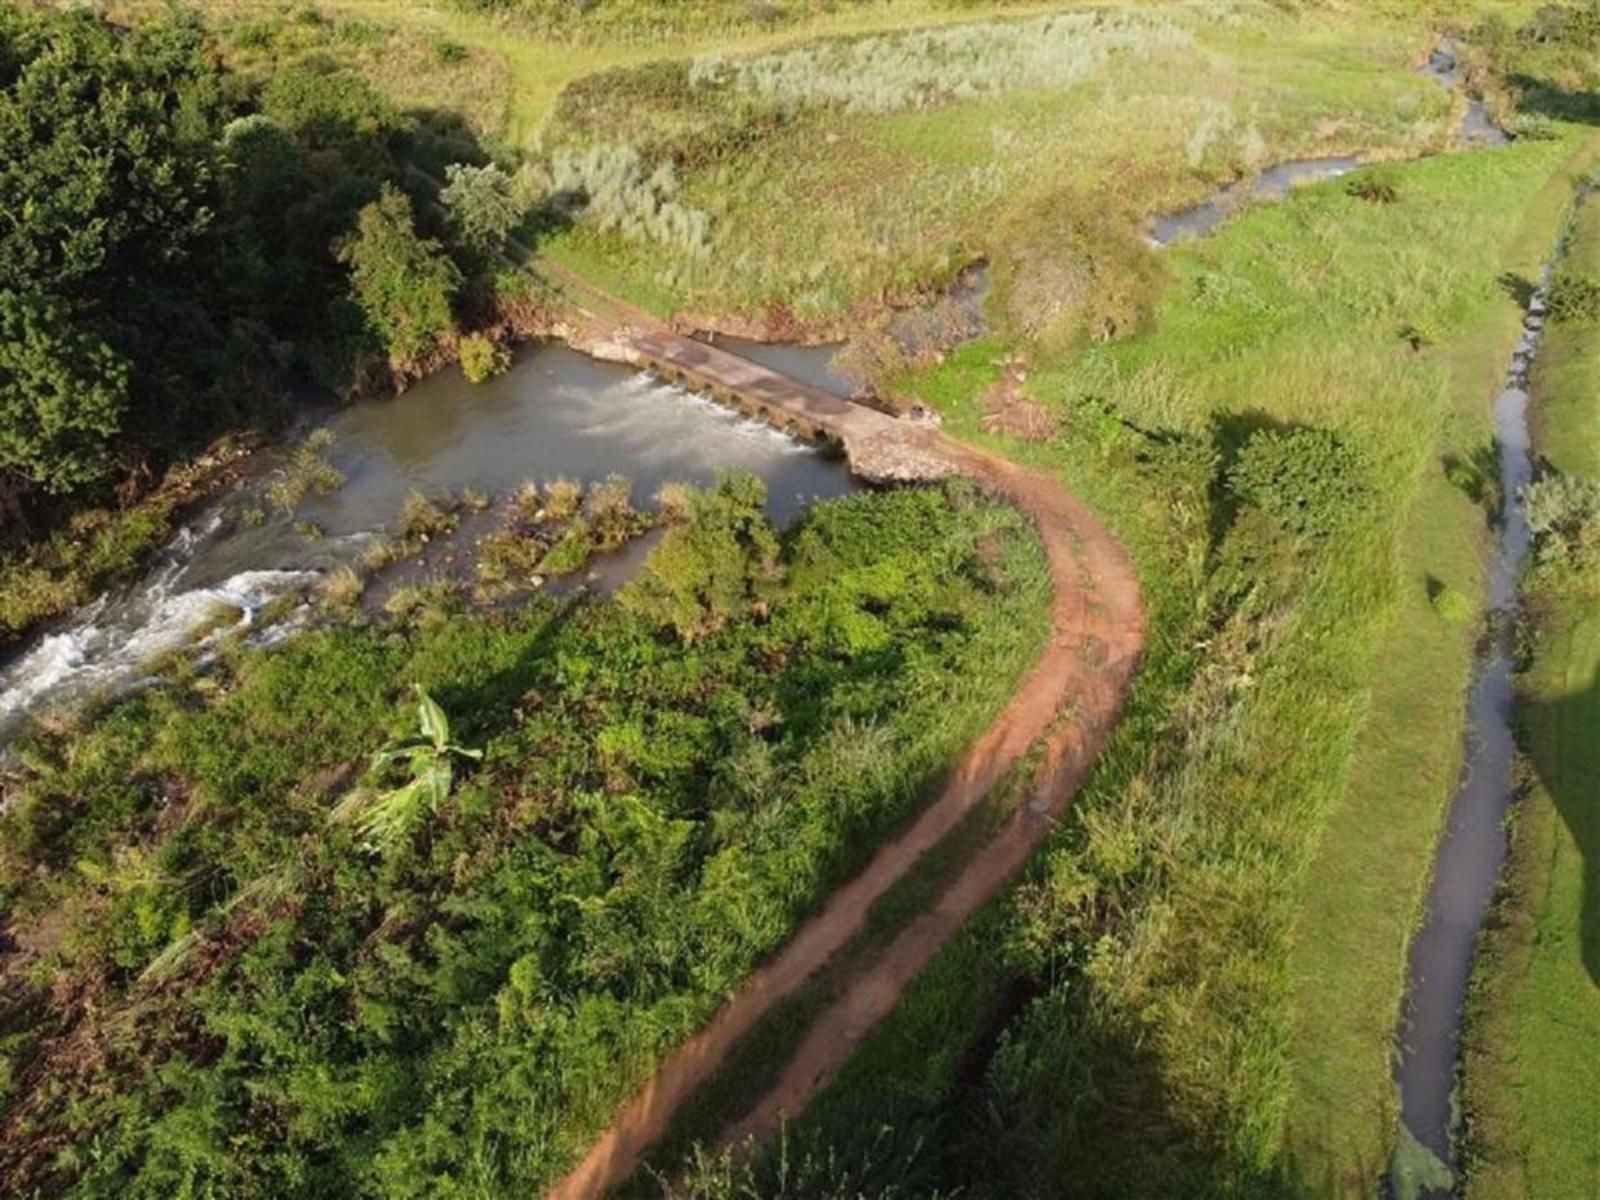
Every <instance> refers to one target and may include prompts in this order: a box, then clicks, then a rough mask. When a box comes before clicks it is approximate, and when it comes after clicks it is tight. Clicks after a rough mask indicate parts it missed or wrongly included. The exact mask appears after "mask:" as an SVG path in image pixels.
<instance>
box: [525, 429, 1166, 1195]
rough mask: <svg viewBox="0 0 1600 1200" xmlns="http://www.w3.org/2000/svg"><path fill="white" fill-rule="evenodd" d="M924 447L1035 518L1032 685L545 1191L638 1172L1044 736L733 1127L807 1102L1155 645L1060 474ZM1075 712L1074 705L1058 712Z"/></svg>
mask: <svg viewBox="0 0 1600 1200" xmlns="http://www.w3.org/2000/svg"><path fill="white" fill-rule="evenodd" d="M912 437H915V438H916V439H917V440H919V441H921V442H923V443H924V445H923V447H922V448H923V449H924V450H926V451H928V452H931V453H935V454H937V455H939V456H940V457H943V458H945V459H946V460H947V461H949V462H950V463H951V464H952V465H954V466H955V467H956V468H957V469H958V470H959V471H960V472H961V473H962V474H965V475H968V476H970V477H971V478H973V479H975V480H977V481H978V482H979V483H981V484H983V485H984V486H986V487H989V488H991V489H993V490H994V491H996V492H998V493H1000V494H1002V495H1004V496H1006V497H1007V498H1008V499H1010V500H1011V501H1012V502H1013V503H1015V504H1016V505H1017V506H1018V507H1019V508H1020V509H1022V510H1023V511H1024V512H1026V513H1027V514H1028V515H1029V516H1030V517H1032V518H1033V520H1034V522H1035V523H1036V525H1037V526H1038V531H1039V535H1040V538H1041V540H1042V542H1043V544H1044V548H1045V554H1046V557H1047V560H1048V563H1049V568H1050V576H1051V583H1052V587H1053V589H1054V592H1055V602H1054V606H1053V610H1052V629H1051V635H1050V640H1049V642H1048V644H1047V645H1046V647H1045V650H1044V652H1043V654H1042V655H1041V656H1040V658H1039V660H1038V662H1036V663H1035V664H1034V666H1033V668H1032V669H1031V670H1030V671H1029V673H1028V675H1027V676H1026V677H1025V678H1024V680H1023V682H1022V685H1021V687H1020V688H1019V689H1018V690H1017V692H1016V694H1015V695H1014V696H1013V697H1012V698H1011V701H1010V702H1009V703H1008V704H1007V705H1006V707H1005V709H1004V711H1002V712H1001V713H1000V715H999V716H998V717H997V718H996V719H995V721H994V723H993V724H992V725H991V726H990V727H989V728H988V730H987V731H985V733H984V734H983V736H982V737H980V738H979V739H978V741H977V742H976V743H975V744H974V745H973V746H972V748H971V749H970V750H969V751H968V752H967V754H966V755H965V757H964V758H963V759H962V760H961V762H960V763H958V764H957V765H956V767H955V769H954V770H953V771H952V772H951V774H950V776H949V778H948V779H947V781H946V783H945V786H944V790H943V792H942V793H941V794H940V796H939V797H938V799H937V800H935V801H934V802H933V803H932V804H931V805H930V806H929V807H928V808H927V809H925V810H924V811H923V813H922V815H921V816H920V817H919V818H918V819H917V820H916V822H915V823H914V824H913V825H912V826H911V827H910V828H909V829H907V830H906V831H905V833H903V834H902V835H901V836H899V837H898V838H896V839H895V840H894V841H892V842H890V843H888V844H887V845H885V846H884V847H883V848H882V849H880V850H879V851H878V853H877V855H876V856H875V857H874V858H873V859H872V861H871V862H870V863H869V864H868V865H867V867H866V869H865V870H863V871H862V872H861V874H860V875H858V876H856V878H855V879H853V880H851V881H850V882H849V883H847V884H845V885H844V886H843V887H841V888H840V889H838V890H837V891H836V892H835V893H834V894H833V895H832V896H831V897H830V898H829V899H828V901H827V903H826V904H825V905H824V907H823V908H822V910H821V911H820V912H819V913H817V914H816V915H815V916H814V917H812V918H811V919H810V920H809V921H807V922H806V923H805V924H804V925H803V926H802V927H801V928H800V930H799V931H798V933H796V935H795V936H794V938H793V939H791V940H790V941H789V943H788V944H787V945H786V946H784V948H783V949H782V950H781V951H779V952H778V954H777V955H776V956H775V957H774V958H772V959H771V960H770V961H769V962H767V963H766V964H764V965H763V966H761V967H760V968H758V969H757V970H756V971H755V972H753V973H752V974H751V975H750V976H749V978H747V979H746V980H745V982H744V983H743V984H742V985H741V986H740V987H739V988H738V990H737V991H735V993H734V994H733V996H732V998H731V999H729V1001H728V1002H727V1003H726V1004H724V1005H723V1006H722V1008H721V1009H720V1010H718V1012H717V1014H716V1015H715V1016H714V1017H713V1018H712V1019H711V1021H710V1022H709V1023H708V1024H707V1025H706V1026H705V1028H703V1029H702V1030H700V1032H699V1033H697V1034H695V1035H694V1036H693V1037H692V1038H690V1039H689V1040H688V1041H687V1042H685V1043H684V1044H683V1045H682V1046H680V1047H679V1048H678V1049H677V1050H675V1051H674V1052H673V1053H671V1054H670V1055H668V1056H667V1058H666V1059H665V1060H664V1061H663V1062H662V1064H661V1066H660V1068H659V1069H658V1070H657V1071H656V1074H655V1076H654V1078H653V1079H651V1081H650V1082H649V1083H648V1084H647V1085H646V1086H645V1088H644V1090H643V1091H642V1092H640V1093H639V1094H638V1095H637V1096H636V1097H634V1099H633V1100H631V1101H630V1102H629V1103H628V1104H627V1105H626V1106H625V1107H624V1108H623V1109H622V1110H621V1111H620V1112H618V1114H617V1116H616V1118H615V1120H614V1121H613V1122H612V1125H611V1128H610V1129H608V1130H607V1131H606V1132H605V1133H604V1134H603V1135H602V1136H601V1137H600V1138H599V1139H598V1140H597V1141H596V1142H595V1143H594V1145H593V1146H592V1147H591V1148H590V1150H589V1153H588V1154H587V1155H586V1156H585V1157H584V1159H583V1161H582V1162H581V1163H579V1165H578V1166H577V1167H576V1168H575V1169H574V1170H573V1171H572V1172H571V1174H569V1175H568V1176H567V1177H566V1178H565V1179H563V1180H562V1181H561V1182H560V1183H558V1184H557V1185H556V1186H555V1187H554V1188H553V1189H552V1190H551V1191H550V1193H549V1196H550V1197H551V1198H552V1200H584V1198H588V1197H597V1196H601V1195H603V1194H604V1193H605V1192H606V1191H607V1190H608V1189H609V1188H611V1187H613V1186H615V1185H617V1184H619V1183H621V1182H622V1181H623V1180H625V1179H627V1178H628V1176H630V1175H631V1174H632V1173H633V1172H634V1170H635V1169H636V1168H637V1167H638V1165H639V1162H640V1159H641V1157H642V1155H643V1153H644V1151H645V1150H646V1149H647V1148H648V1147H649V1146H650V1145H651V1144H652V1143H653V1142H655V1141H656V1140H657V1139H658V1138H660V1137H661V1135H662V1134H663V1133H665V1132H666V1130H667V1127H668V1125H669V1124H670V1123H671V1120H672V1118H673V1116H674V1114H675V1113H676V1112H677V1110H678V1108H679V1106H680V1105H681V1104H682V1103H683V1102H684V1101H686V1100H687V1099H688V1098H689V1097H690V1096H691V1095H692V1094H693V1092H694V1091H695V1089H696V1088H697V1087H699V1086H700V1085H701V1084H702V1083H703V1082H705V1080H706V1079H708V1078H709V1077H710V1076H711V1075H712V1074H713V1073H714V1072H715V1071H716V1070H717V1069H718V1068H719V1067H720V1066H721V1065H722V1063H723V1061H724V1059H725V1058H726V1056H727V1054H728V1051H729V1049H730V1048H731V1047H732V1046H733V1045H734V1044H735V1043H736V1042H738V1040H739V1039H740V1038H741V1037H743V1036H744V1035H745V1034H746V1033H748V1032H749V1031H750V1030H751V1028H753V1027H754V1026H755V1024H756V1023H757V1022H758V1021H760V1020H761V1018H762V1017H764V1016H765V1015H766V1014H767V1013H768V1012H769V1011H770V1010H771V1009H772V1007H773V1006H774V1005H775V1004H777V1003H778V1002H779V1001H781V1000H782V999H784V998H785V997H786V996H788V995H789V994H790V993H792V992H793V991H794V990H795V989H797V988H798V987H800V985H801V984H803V983H804V982H805V981H806V980H807V979H808V978H809V977H810V976H811V975H813V974H814V973H815V972H816V971H817V970H819V969H820V968H821V967H822V966H823V965H824V964H826V963H827V962H828V961H829V959H830V958H832V956H833V955H834V954H836V953H837V952H838V951H839V950H840V949H841V948H842V947H843V946H844V945H845V944H846V943H847V942H849V941H850V939H851V938H852V937H853V936H854V935H855V934H856V933H857V932H858V931H859V930H860V929H861V927H862V925H863V923H864V921H865V919H866V917H867V914H868V912H869V910H870V909H871V907H872V905H873V903H874V902H875V901H876V900H878V898H879V897H881V896H883V895H884V894H885V893H886V892H888V891H889V890H890V889H891V888H892V887H893V886H894V885H895V884H896V883H898V882H899V881H900V880H901V879H902V878H904V877H905V876H906V874H907V873H908V872H909V871H910V870H911V868H912V867H913V866H915V865H916V863H917V861H918V860H919V859H920V858H921V857H922V856H923V855H924V854H926V853H927V852H928V851H929V850H931V849H932V848H933V847H934V846H935V845H937V844H938V842H939V841H940V840H941V839H942V838H943V837H944V836H945V835H946V834H947V833H949V832H950V831H951V830H952V829H954V828H955V827H956V826H957V825H958V824H959V823H960V822H961V820H962V819H963V818H964V817H965V816H966V815H967V814H968V813H970V812H971V811H972V810H973V809H974V808H975V807H976V806H977V805H978V804H979V803H980V802H981V801H982V800H983V798H984V796H985V795H986V794H987V793H988V791H989V790H990V788H992V787H993V786H994V785H995V784H997V783H999V782H1000V781H1001V780H1002V779H1004V778H1005V776H1006V774H1007V773H1008V772H1009V771H1010V769H1011V768H1012V766H1013V765H1014V764H1015V763H1017V761H1018V760H1020V759H1021V758H1022V757H1023V756H1025V755H1026V754H1027V753H1028V751H1029V750H1030V748H1031V747H1033V746H1034V744H1035V743H1037V742H1039V741H1040V739H1047V740H1046V742H1045V753H1044V757H1043V760H1042V764H1041V766H1040V768H1039V772H1038V774H1037V776H1036V777H1035V781H1034V785H1033V787H1032V789H1031V791H1030V793H1029V798H1028V800H1027V802H1026V803H1025V804H1023V805H1021V806H1019V809H1018V811H1017V813H1016V814H1015V816H1013V817H1012V818H1011V820H1009V821H1008V822H1007V823H1006V824H1005V826H1004V827H1003V828H1002V829H1001V830H1000V832H999V833H998V834H996V836H995V837H994V838H993V839H992V840H991V841H990V842H989V843H988V845H986V846H985V847H984V848H983V849H982V850H980V851H978V853H977V854H975V855H974V856H973V858H972V859H971V860H970V861H969V862H968V863H967V865H966V866H965V868H963V870H962V872H961V874H960V875H959V876H957V877H956V879H955V880H954V881H953V882H952V883H951V884H950V886H949V887H948V888H947V890H946V891H945V893H944V894H943V895H942V896H941V897H940V898H939V900H938V902H937V903H936V904H935V905H934V907H933V908H932V909H931V910H930V911H928V912H926V913H924V914H923V915H922V916H920V917H918V918H917V919H916V920H914V921H912V922H911V924H910V925H908V926H907V927H906V928H905V929H904V930H902V931H901V933H900V934H899V935H898V936H897V937H896V938H895V939H894V940H893V941H892V942H891V943H890V944H889V945H888V946H887V947H885V948H884V949H883V950H882V951H881V952H880V953H879V954H878V955H877V956H876V957H875V958H873V959H872V960H870V961H869V962H867V963H866V964H865V965H864V966H863V967H862V968H861V969H860V970H859V971H857V972H856V973H855V975H854V976H853V977H851V978H850V979H849V980H848V981H847V982H846V984H845V985H844V989H843V992H842V993H841V995H840V997H839V999H838V1000H837V1001H836V1002H835V1003H834V1004H833V1005H832V1006H831V1007H829V1008H828V1009H827V1010H826V1011H824V1012H823V1013H822V1014H821V1015H820V1016H819V1017H818V1018H817V1020H816V1021H815V1022H814V1023H813V1025H812V1027H811V1029H810V1030H809V1032H808V1033H807V1035H806V1037H805V1039H804V1041H803V1042H802V1043H801V1045H800V1047H799V1048H798V1049H797V1051H796V1052H795V1054H794V1055H793V1057H792V1058H791V1059H790V1061H789V1062H788V1064H787V1065H786V1066H785V1067H784V1069H783V1072H782V1074H781V1077H780V1079H779V1081H778V1083H777V1085H776V1086H775V1087H774V1088H773V1089H772V1090H771V1091H769V1092H768V1093H767V1095H765V1096H764V1097H762V1099H761V1100H760V1101H759V1103H758V1104H757V1105H756V1107H755V1108H754V1109H752V1110H751V1111H750V1112H749V1113H748V1114H747V1115H746V1116H745V1117H744V1118H742V1119H741V1120H740V1121H738V1122H737V1123H735V1124H734V1125H732V1126H730V1127H729V1128H728V1129H727V1130H726V1131H725V1133H724V1138H725V1139H732V1140H742V1139H744V1138H746V1137H749V1136H756V1137H761V1136H764V1135H766V1134H768V1133H770V1132H772V1131H773V1130H774V1129H775V1128H776V1126H777V1124H778V1122H779V1121H780V1120H781V1119H782V1117H783V1116H784V1115H785V1114H794V1113H797V1112H799V1111H800V1109H801V1108H802V1107H803V1106H804V1105H805V1103H806V1101H807V1100H808V1099H810V1097H811V1096H812V1095H814V1094H815V1093H816V1092H817V1091H818V1090H819V1089H820V1088H821V1087H823V1086H824V1085H825V1084H826V1083H827V1082H828V1081H829V1080H830V1079H832V1078H833V1076H834V1074H835V1073H836V1072H837V1071H838V1069H839V1067H840V1066H841V1065H842V1064H843V1063H844V1062H845V1060H846V1059H847V1058H849V1056H850V1054H851V1052H852V1051H853V1050H854V1048H855V1047H856V1045H857V1044H858V1043H859V1042H860V1041H861V1039H862V1038H863V1037H864V1036H865V1035H866V1033H867V1032H868V1031H869V1030H870V1029H871V1028H872V1027H873V1026H874V1025H875V1024H876V1023H877V1022H878V1021H879V1020H881V1019H882V1018H883V1017H884V1016H885V1015H887V1014H888V1012H889V1011H890V1010H891V1009H892V1008H893V1007H894V1005H895V1002H896V1001H897V1000H898V999H899V997H900V995H901V993H902V992H903V991H904V990H905V988H906V987H907V985H908V984H909V983H910V982H911V980H912V979H914V978H915V977H916V975H917V973H918V972H919V971H920V970H921V969H922V967H923V966H924V965H926V964H927V962H928V961H929V960H930V959H931V958H932V957H933V955H934V954H935V953H937V952H938V950H939V948H940V947H941V946H943V945H944V944H945V943H946V942H947V941H948V940H949V939H950V938H951V937H952V936H953V935H954V934H955V933H956V931H957V930H958V929H960V928H961V926H962V924H963V923H964V922H965V921H966V920H967V918H968V917H969V916H971V915H972V913H973V912H974V911H975V910H976V909H978V908H979V907H980V906H981V905H982V904H983V903H984V902H985V901H986V900H988V899H989V898H990V897H991V896H993V895H994V894H995V892H996V891H997V890H998V889H999V888H1000V887H1001V885H1003V884H1004V883H1005V882H1006V880H1007V879H1009V878H1010V877H1011V876H1012V875H1013V874H1014V873H1015V872H1016V871H1017V870H1018V869H1019V868H1020V867H1021V866H1022V864H1023V863H1024V862H1025V861H1026V860H1027V858H1028V855H1029V854H1030V853H1031V852H1032V851H1033V850H1034V848H1035V847H1037V846H1038V844H1039V843H1040V841H1041V840H1042V839H1043V838H1044V836H1045V834H1046V833H1048V831H1049V829H1050V826H1051V822H1052V818H1054V817H1055V816H1056V815H1058V814H1059V813H1060V812H1061V811H1062V810H1063V809H1064V808H1065V806H1066V803H1067V801H1068V800H1069V799H1070V798H1071V796H1072V793H1073V792H1074V791H1075V790H1076V788H1077V787H1078V785H1079V784H1080V783H1081V782H1082V780H1083V778H1084V777H1085V775H1087V773H1088V771H1089V768H1090V767H1091V765H1092V764H1093V762H1094V760H1095V757H1096V755H1097V754H1098V753H1099V751H1100V749H1101V747H1102V746H1103V745H1104V743H1105V740H1106V737H1107V735H1108V734H1109V733H1110V731H1111V729H1112V727H1113V726H1114V725H1115V724H1116V720H1117V717H1118V715H1119V714H1120V712H1121V708H1122V703H1123V700H1124V698H1125V697H1126V695H1127V691H1128V686H1129V684H1130V682H1131V680H1132V678H1133V673H1134V669H1135V667H1136V665H1137V662H1138V656H1139V651H1140V648H1141V646H1142V644H1143V635H1144V613H1143V607H1142V605H1141V602H1140V597H1139V586H1138V580H1137V578H1136V576H1135V574H1134V570H1133V566H1132V564H1131V562H1130V561H1129V560H1128V556H1127V553H1126V552H1125V551H1124V550H1123V549H1122V547H1121V546H1120V545H1119V544H1118V543H1117V541H1116V540H1115V539H1114V538H1112V536H1111V535H1110V533H1109V532H1108V531H1107V530H1106V529H1105V527H1104V526H1102V525H1101V524H1100V522H1099V521H1098V519H1096V517H1095V516H1094V514H1093V513H1092V512H1091V511H1090V510H1089V509H1088V508H1087V506H1085V505H1084V504H1082V503H1081V502H1080V501H1078V500H1077V499H1076V498H1075V497H1074V496H1073V495H1072V494H1071V493H1070V492H1068V491H1067V490H1066V488H1065V487H1063V486H1062V485H1061V484H1060V483H1059V482H1057V481H1056V480H1055V479H1053V478H1051V477H1050V476H1048V475H1045V474H1042V473H1039V472H1034V471H1029V470H1025V469H1023V468H1021V467H1017V466H1015V465H1013V464H1011V463H1008V462H1006V461H1004V460H1003V459H1000V458H998V457H995V456H993V455H989V454H986V453H983V452H982V451H979V450H975V449H973V448H971V447H968V446H965V445H962V444H961V443H958V442H954V441H952V440H950V439H948V438H945V437H942V436H940V435H937V434H933V433H931V432H925V431H924V432H921V433H920V436H919V434H918V433H917V432H916V431H908V438H912ZM1069 710H1070V717H1069V718H1068V719H1065V720H1060V721H1058V720H1057V717H1058V716H1059V715H1061V714H1063V713H1065V712H1068V711H1069Z"/></svg>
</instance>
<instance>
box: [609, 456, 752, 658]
mask: <svg viewBox="0 0 1600 1200" xmlns="http://www.w3.org/2000/svg"><path fill="white" fill-rule="evenodd" d="M766 491H767V490H766V485H765V484H763V483H762V482H761V481H760V480H759V479H757V478H755V477H754V476H750V475H730V476H727V477H726V478H724V479H723V480H722V481H721V482H719V483H718V484H717V486H716V488H715V489H714V490H711V491H702V490H698V489H697V490H695V491H694V492H693V493H692V495H691V499H690V505H689V518H688V520H687V521H686V522H684V523H683V524H681V525H675V526H673V527H672V528H671V529H669V530H668V531H667V533H666V536H665V537H663V538H662V539H661V543H660V545H658V546H657V547H656V548H655V549H654V550H652V551H651V552H650V557H649V558H648V559H646V560H645V564H644V567H643V569H642V570H641V571H640V572H639V575H638V577H637V578H636V579H634V581H633V582H632V583H630V584H629V585H628V586H627V587H626V588H624V589H623V590H622V592H621V593H619V596H618V599H619V601H620V603H621V604H622V606H623V607H624V608H625V609H627V610H628V611H630V612H633V613H636V614H638V615H639V616H641V617H644V618H645V619H646V620H649V621H653V622H655V623H657V624H659V625H660V626H662V627H664V628H667V629H670V630H672V631H673V632H674V633H675V634H677V636H678V639H679V640H680V641H683V642H686V643H689V642H696V641H698V640H700V639H701V638H703V637H706V636H707V635H709V634H711V633H714V632H716V631H717V630H718V629H721V628H722V627H723V626H724V625H725V624H727V622H728V621H730V620H732V619H733V618H734V617H736V616H738V615H739V614H741V613H743V612H744V611H746V609H747V608H748V607H749V606H750V605H751V604H752V603H753V602H754V601H755V600H756V599H757V597H758V595H759V594H760V592H761V590H762V588H763V587H764V585H765V584H766V583H767V582H768V581H770V579H771V578H772V576H773V574H774V572H775V571H776V569H777V558H778V541H777V538H776V537H775V536H774V535H773V532H772V527H771V526H770V525H769V524H767V520H766V516H765V515H764V513H763V512H762V506H763V505H764V504H765V503H766V498H767V495H766Z"/></svg>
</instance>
